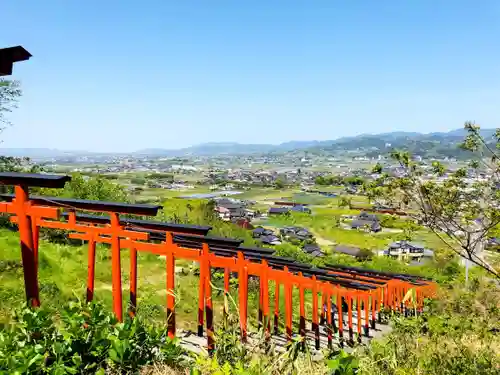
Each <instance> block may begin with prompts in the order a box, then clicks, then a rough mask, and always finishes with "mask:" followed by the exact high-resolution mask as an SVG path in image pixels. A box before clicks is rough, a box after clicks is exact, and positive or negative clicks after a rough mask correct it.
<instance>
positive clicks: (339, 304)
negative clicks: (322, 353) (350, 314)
mask: <svg viewBox="0 0 500 375" xmlns="http://www.w3.org/2000/svg"><path fill="white" fill-rule="evenodd" d="M342 310H343V307H342V294H341V292H340V290H338V291H337V314H338V317H339V337H340V340H341V343H342V342H343V341H342V339H343V337H344V317H343V312H342Z"/></svg>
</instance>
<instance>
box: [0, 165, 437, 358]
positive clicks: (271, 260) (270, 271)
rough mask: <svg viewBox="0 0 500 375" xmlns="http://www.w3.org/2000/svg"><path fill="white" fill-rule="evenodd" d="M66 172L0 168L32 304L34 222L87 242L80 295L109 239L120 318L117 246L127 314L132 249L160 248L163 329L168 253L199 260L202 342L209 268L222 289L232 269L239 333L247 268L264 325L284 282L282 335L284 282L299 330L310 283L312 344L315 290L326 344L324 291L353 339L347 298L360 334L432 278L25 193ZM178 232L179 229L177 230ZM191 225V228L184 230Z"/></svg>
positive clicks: (58, 180) (145, 208) (59, 181)
mask: <svg viewBox="0 0 500 375" xmlns="http://www.w3.org/2000/svg"><path fill="white" fill-rule="evenodd" d="M68 180H69V178H68V177H66V176H56V175H32V174H18V173H0V182H2V183H4V184H8V185H16V187H15V195H14V196H8V195H4V198H6V199H12V201H11V202H3V203H0V207H1V208H0V211H1V212H5V213H10V214H14V215H16V216H14V217H12V220H13V221H14V222H17V223H18V225H19V232H20V238H21V249H22V256H23V269H24V278H25V287H26V297H27V299H28V301H30V302H31V304H32V305H33V306H39V304H40V301H39V295H38V281H37V252H38V230H39V227H46V228H58V229H66V230H70V231H74V232H76V233H70V237H71V238H79V239H82V240H86V241H88V243H89V254H88V259H89V264H88V282H87V300H89V301H90V300H92V298H93V296H94V267H95V244H96V243H98V242H103V243H108V244H110V245H111V252H112V283H113V288H112V289H113V309H114V312H115V314H116V316H117V317H118V319H119V320H122V319H123V312H122V305H123V302H122V288H121V274H120V270H121V265H120V251H121V249H122V248H128V249H130V250H131V252H130V254H131V262H130V267H131V269H130V301H131V311H130V312H131V314H132V315H133V314H134V313H135V308H136V296H137V251H147V252H151V253H154V254H158V255H164V256H166V274H167V278H166V288H167V303H166V304H167V316H168V332H169V335H170V336H174V335H175V312H174V307H175V299H174V293H173V291H174V281H175V280H174V275H175V259H176V258H182V259H187V260H192V261H196V262H198V263H199V264H200V287H199V310H198V324H199V332H198V333H199V334H200V335H201V334H203V323H204V319H203V317H204V313H205V314H206V326H207V339H208V348H209V349H213V346H214V342H213V306H212V291H211V280H210V275H211V272H210V270H211V268H212V267H214V268H223V269H224V270H225V276H224V289H225V291H226V292H228V291H229V275H230V273H232V272H236V273H237V274H238V279H239V306H240V326H241V334H242V338H243V339H246V332H247V315H248V311H247V294H248V276H249V275H254V276H258V277H259V278H260V282H261V287H260V296H261V297H260V309H259V310H260V316H259V320H260V321H261V322H262V321H263V322H264V323H265V329H266V330H267V331H268V332H269V331H270V320H269V319H270V307H269V283H268V282H269V280H272V281H274V282H275V285H276V292H275V311H274V330H275V332H276V331H277V328H278V316H279V303H277V302H279V287H280V285H281V284H283V286H284V291H285V292H284V293H285V296H284V297H285V327H286V336H287V338H288V339H289V340H290V339H291V336H292V289H293V288H294V287H297V288H298V289H299V306H300V324H299V332H300V334H301V335H302V336H303V337H305V332H306V328H305V322H306V312H305V301H304V292H305V290H310V291H311V292H312V298H313V309H312V330H313V331H314V333H315V344H316V347H317V348H319V322H318V311H317V310H318V293H321V294H322V296H323V297H322V298H323V304H325V303H326V305H327V320H328V323H329V327H330V328H329V330H328V343H329V345H331V344H332V331H331V325H332V319H331V314H330V312H331V307H332V306H331V297H332V296H333V295H335V296H336V298H337V305H338V332H339V336H340V338H341V339H342V337H343V311H342V300H343V299H345V300H346V301H347V304H348V311H347V316H348V327H349V336H350V339H351V340H352V339H353V328H352V327H353V311H352V305H353V301H356V306H357V313H358V315H357V328H358V338H360V335H361V322H362V316H361V304H362V303H363V304H364V307H365V308H364V310H365V334H368V321H369V311H370V310H371V312H372V328H374V325H375V317H376V311H380V308H381V305H382V304H384V306H388V307H390V308H392V309H394V310H397V309H399V308H402V306H401V305H400V304H401V301H402V298H403V296H404V294H405V293H406V291H407V290H408V289H410V288H415V289H416V290H418V291H419V296H420V297H421V298H420V299H419V300H418V304H419V307H421V302H422V298H423V297H424V296H430V295H432V292H433V284H432V283H429V282H426V281H423V280H418V279H416V278H412V277H410V276H406V275H396V274H392V277H391V276H387V274H385V275H384V273H381V272H377V271H369V270H361V271H360V270H357V269H354V268H342V267H337V269H329V268H328V267H326V268H325V269H313V268H312V267H311V266H308V265H303V264H297V263H295V262H294V261H293V260H288V259H284V258H280V257H275V256H272V255H271V253H272V252H273V250H272V249H260V248H257V249H255V248H245V247H241V246H239V244H240V243H241V241H237V240H230V239H220V238H211V237H206V236H205V235H206V234H207V232H208V231H209V229H210V227H196V226H185V225H176V224H169V223H159V222H150V221H145V220H134V219H121V218H119V214H120V213H125V214H136V215H151V216H152V215H155V214H156V213H157V211H158V209H159V208H160V206H151V205H137V204H136V205H134V204H122V203H110V202H99V201H82V200H75V199H60V198H50V197H32V199H29V196H28V186H40V187H50V188H61V187H63V186H64V184H65V183H66V182H67V181H68ZM60 208H64V209H65V210H67V211H68V212H67V213H66V214H65V215H63V217H65V218H66V219H67V220H66V221H59V219H60V215H59V213H60ZM78 209H82V210H91V211H99V212H105V213H108V214H109V215H110V216H109V218H106V217H95V216H90V215H77V214H76V210H78ZM179 233H184V234H182V235H180V234H179ZM185 233H191V234H194V235H186V234H185ZM150 239H153V240H160V241H161V242H160V243H151V242H145V241H148V240H150Z"/></svg>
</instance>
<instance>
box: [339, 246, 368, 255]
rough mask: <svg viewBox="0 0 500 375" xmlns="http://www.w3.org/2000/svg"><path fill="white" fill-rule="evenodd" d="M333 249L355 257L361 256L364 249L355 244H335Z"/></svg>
mask: <svg viewBox="0 0 500 375" xmlns="http://www.w3.org/2000/svg"><path fill="white" fill-rule="evenodd" d="M332 250H333V251H335V252H337V253H342V254H346V255H350V256H353V257H360V256H361V255H362V250H361V249H360V248H358V247H353V246H345V245H338V246H333V247H332Z"/></svg>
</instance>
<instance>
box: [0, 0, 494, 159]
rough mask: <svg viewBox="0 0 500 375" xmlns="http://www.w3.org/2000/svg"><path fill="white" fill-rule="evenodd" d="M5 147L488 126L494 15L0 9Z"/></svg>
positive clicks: (243, 7)
mask: <svg viewBox="0 0 500 375" xmlns="http://www.w3.org/2000/svg"><path fill="white" fill-rule="evenodd" d="M0 9H1V14H2V22H1V23H0V46H5V47H6V46H10V45H18V44H21V45H23V46H24V47H25V48H26V49H28V50H29V51H30V52H31V53H32V54H33V57H32V59H31V60H30V61H28V62H23V63H19V64H17V66H16V67H15V70H14V76H13V77H14V78H16V79H20V80H21V81H22V85H23V89H24V96H23V98H22V99H21V102H20V107H19V109H18V110H17V111H16V112H15V113H14V114H13V115H12V116H11V120H12V121H13V122H14V126H13V127H11V128H9V129H7V130H6V131H5V132H4V133H3V134H2V135H1V138H2V139H3V144H2V147H49V148H59V149H78V150H82V149H85V150H91V151H133V150H138V149H142V148H179V147H185V146H189V145H192V144H197V143H201V142H222V141H235V142H242V143H279V142H283V141H289V140H312V139H320V140H324V139H334V138H338V137H341V136H347V135H355V134H361V133H378V132H388V131H393V130H405V131H422V132H431V131H445V130H450V129H454V128H459V127H461V126H462V124H463V122H464V121H466V120H475V121H476V122H477V123H479V124H481V125H483V126H484V127H496V126H499V125H500V124H499V120H500V48H499V46H500V44H499V43H500V1H497V0H491V1H488V0H479V1H461V0H437V1H436V0H432V1H431V0H409V1H396V0H394V1H383V0H379V1H372V0H364V1H362V0H342V1H341V0H329V1H322V0H308V1H307V0H304V1H296V0H287V1H280V0H262V1H257V0H253V1H241V0H232V1H229V0H228V1H223V0H219V1H206V0H199V1H188V0H177V1H173V0H172V1H169V0H149V1H148V0H143V1H128V0H119V1H118V0H106V1H102V0H87V1H65V0H60V1H56V0H44V1H36V0H32V1H27V0H10V1H9V0H3V1H2V2H1V5H0Z"/></svg>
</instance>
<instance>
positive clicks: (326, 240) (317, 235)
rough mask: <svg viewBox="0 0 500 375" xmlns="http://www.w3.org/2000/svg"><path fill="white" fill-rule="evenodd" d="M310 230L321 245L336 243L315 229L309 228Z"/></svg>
mask: <svg viewBox="0 0 500 375" xmlns="http://www.w3.org/2000/svg"><path fill="white" fill-rule="evenodd" d="M309 231H310V232H311V233H312V234H313V235H314V238H315V239H316V243H317V244H318V245H320V246H332V245H335V242H333V241H330V240H328V239H326V238H323V237H321V236H320V235H319V234H318V233H317V232H316V231H313V230H311V229H309Z"/></svg>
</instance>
